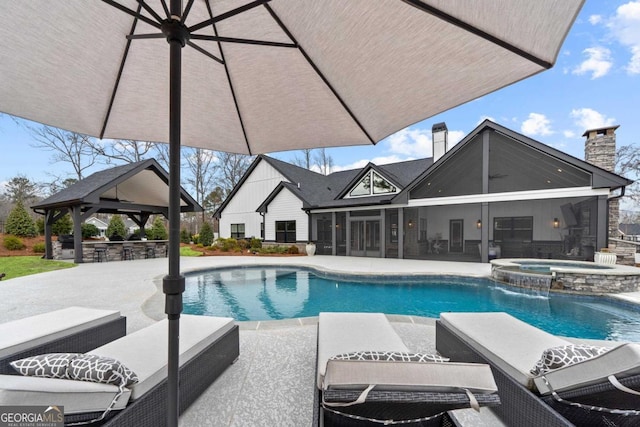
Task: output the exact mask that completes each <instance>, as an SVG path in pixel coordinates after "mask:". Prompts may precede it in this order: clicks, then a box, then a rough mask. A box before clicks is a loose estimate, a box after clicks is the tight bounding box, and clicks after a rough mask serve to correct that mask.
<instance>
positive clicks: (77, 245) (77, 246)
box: [71, 206, 83, 264]
mask: <svg viewBox="0 0 640 427" xmlns="http://www.w3.org/2000/svg"><path fill="white" fill-rule="evenodd" d="M71 212H72V214H73V262H74V263H76V264H82V258H83V256H82V208H81V207H80V206H74V207H72V208H71Z"/></svg>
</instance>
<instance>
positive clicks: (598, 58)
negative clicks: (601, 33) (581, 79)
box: [572, 46, 613, 80]
mask: <svg viewBox="0 0 640 427" xmlns="http://www.w3.org/2000/svg"><path fill="white" fill-rule="evenodd" d="M582 53H584V54H585V55H586V56H587V59H586V60H584V61H583V62H582V63H581V64H580V65H579V66H578V67H576V68H574V69H573V71H572V73H573V74H577V75H579V76H581V75H583V74H586V73H591V80H594V79H597V78H599V77H603V76H605V75H607V73H608V72H609V70H610V69H611V66H612V65H613V61H612V60H611V51H610V50H609V49H607V48H606V47H601V46H594V47H589V48H586V49H585V50H583V51H582Z"/></svg>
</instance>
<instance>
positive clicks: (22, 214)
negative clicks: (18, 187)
mask: <svg viewBox="0 0 640 427" xmlns="http://www.w3.org/2000/svg"><path fill="white" fill-rule="evenodd" d="M6 230H7V233H8V234H13V235H15V236H20V237H34V236H35V235H36V234H37V233H36V225H35V223H34V222H33V219H32V218H31V217H30V216H29V212H27V210H26V209H25V207H24V205H23V204H22V202H21V201H18V202H17V203H16V206H15V207H14V208H13V210H12V211H11V213H9V216H8V217H7V223H6Z"/></svg>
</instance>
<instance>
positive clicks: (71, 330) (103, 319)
mask: <svg viewBox="0 0 640 427" xmlns="http://www.w3.org/2000/svg"><path fill="white" fill-rule="evenodd" d="M118 318H120V312H119V311H114V310H100V309H95V308H86V307H68V308H64V309H62V310H56V311H51V312H48V313H43V314H38V315H35V316H30V317H26V318H24V319H18V320H13V321H11V322H6V323H3V324H0V357H4V356H7V355H10V354H14V353H18V352H20V351H24V350H28V349H29V348H32V347H36V346H39V345H42V344H45V343H47V342H49V341H53V340H56V339H60V338H63V337H66V336H69V335H73V334H75V333H77V332H80V331H82V330H85V329H89V328H92V327H95V326H98V325H102V324H105V323H107V322H110V321H112V320H116V319H118Z"/></svg>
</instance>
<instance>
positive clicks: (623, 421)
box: [436, 313, 640, 427]
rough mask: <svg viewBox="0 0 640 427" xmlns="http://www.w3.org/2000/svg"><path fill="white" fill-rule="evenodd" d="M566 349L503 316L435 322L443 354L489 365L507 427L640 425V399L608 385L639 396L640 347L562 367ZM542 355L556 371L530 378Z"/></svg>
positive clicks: (454, 316) (446, 316)
mask: <svg viewBox="0 0 640 427" xmlns="http://www.w3.org/2000/svg"><path fill="white" fill-rule="evenodd" d="M603 344H604V342H603ZM618 344H619V343H618ZM571 345H572V343H571V342H570V341H567V340H565V339H563V338H560V337H557V336H554V335H552V334H549V333H547V332H544V331H542V330H540V329H538V328H536V327H534V326H531V325H529V324H527V323H525V322H522V321H521V320H518V319H516V318H515V317H513V316H511V315H509V314H507V313H442V314H441V315H440V319H439V320H438V321H436V348H437V350H438V352H439V353H440V354H442V355H444V356H446V357H449V358H450V359H451V360H454V361H461V362H462V361H464V362H478V363H488V364H489V365H491V369H492V371H493V375H494V378H495V380H496V383H497V385H498V390H499V393H500V397H501V400H502V404H501V405H500V406H498V407H495V408H492V411H494V412H495V413H496V414H497V415H498V416H499V417H500V418H501V419H502V420H503V421H504V422H505V423H506V425H518V426H536V427H537V426H549V427H551V426H572V425H579V426H580V425H588V426H598V425H606V426H632V425H640V411H638V410H640V396H639V395H634V394H632V393H630V392H625V391H622V390H620V389H618V388H616V386H614V385H613V384H612V382H611V381H610V380H609V379H608V377H610V376H611V375H613V376H614V378H612V381H614V382H615V381H616V379H617V381H619V382H620V383H622V384H623V385H624V386H626V387H629V388H631V389H634V388H635V390H640V345H638V344H629V343H627V344H620V345H616V343H613V342H611V343H610V344H609V347H611V349H610V350H608V351H606V352H604V353H602V354H600V355H597V356H595V357H592V358H590V359H587V360H584V361H580V362H578V363H567V362H568V361H567V360H563V359H562V358H560V357H559V356H558V350H557V349H558V348H566V346H571ZM572 348H575V347H570V349H572ZM571 351H574V350H571ZM543 353H545V354H546V355H547V359H546V360H547V361H550V362H551V363H552V365H551V366H553V364H555V366H554V367H558V368H557V369H555V370H551V371H549V372H547V373H544V374H541V375H534V374H532V373H531V369H532V368H534V366H535V365H536V364H537V363H539V361H540V360H541V359H542V355H543ZM576 360H579V359H576ZM562 365H564V366H562ZM569 402H572V403H569ZM592 406H594V407H596V408H591V407H592ZM603 408H604V409H614V410H615V411H614V413H610V412H607V411H606V410H605V411H603V410H601V409H603ZM618 410H619V411H618Z"/></svg>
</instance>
